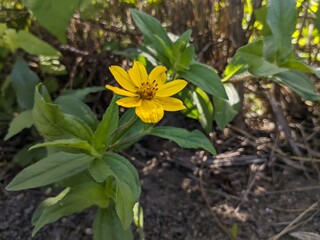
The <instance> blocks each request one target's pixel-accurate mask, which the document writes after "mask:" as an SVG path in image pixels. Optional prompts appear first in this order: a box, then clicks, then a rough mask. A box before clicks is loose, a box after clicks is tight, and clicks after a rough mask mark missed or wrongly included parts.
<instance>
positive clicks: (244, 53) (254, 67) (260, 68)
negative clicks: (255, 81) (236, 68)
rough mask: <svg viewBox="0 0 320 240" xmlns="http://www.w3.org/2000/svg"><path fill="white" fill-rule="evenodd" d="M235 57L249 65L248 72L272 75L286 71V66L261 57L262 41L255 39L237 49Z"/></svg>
mask: <svg viewBox="0 0 320 240" xmlns="http://www.w3.org/2000/svg"><path fill="white" fill-rule="evenodd" d="M237 57H238V58H240V59H242V60H243V61H245V62H246V63H247V64H248V66H249V69H248V70H249V72H250V73H251V74H253V75H257V76H272V75H274V74H277V73H280V72H285V71H288V69H287V68H281V67H278V66H277V65H276V64H274V63H271V62H268V61H267V60H266V59H265V58H264V57H263V42H262V41H255V42H252V43H249V44H248V45H245V46H243V47H241V48H239V49H238V52H237Z"/></svg>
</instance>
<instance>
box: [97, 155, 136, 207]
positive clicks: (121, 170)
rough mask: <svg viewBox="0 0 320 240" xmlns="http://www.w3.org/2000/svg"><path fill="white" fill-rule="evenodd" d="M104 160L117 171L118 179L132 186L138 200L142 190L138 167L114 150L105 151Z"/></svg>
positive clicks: (134, 196)
mask: <svg viewBox="0 0 320 240" xmlns="http://www.w3.org/2000/svg"><path fill="white" fill-rule="evenodd" d="M103 161H104V162H105V163H106V164H107V165H108V166H109V167H110V168H111V170H112V171H113V172H114V173H115V176H117V178H118V180H120V181H122V182H124V183H126V184H127V185H128V186H129V187H130V189H131V191H132V193H133V198H134V200H135V201H138V199H139V196H140V192H141V188H140V180H139V175H138V172H137V170H136V168H135V167H134V166H133V165H132V164H131V163H130V161H129V160H128V159H126V158H124V157H122V156H121V155H119V154H117V153H113V152H106V153H104V155H103Z"/></svg>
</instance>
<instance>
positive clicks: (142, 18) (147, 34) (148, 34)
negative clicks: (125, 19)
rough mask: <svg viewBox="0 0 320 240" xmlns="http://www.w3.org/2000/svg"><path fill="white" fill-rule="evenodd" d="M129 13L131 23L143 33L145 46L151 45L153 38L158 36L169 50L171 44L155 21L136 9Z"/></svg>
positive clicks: (165, 33) (158, 23) (159, 24)
mask: <svg viewBox="0 0 320 240" xmlns="http://www.w3.org/2000/svg"><path fill="white" fill-rule="evenodd" d="M130 13H131V16H132V19H133V21H134V22H135V24H136V25H137V27H138V28H139V29H140V31H141V32H142V33H143V35H144V40H145V43H146V44H152V42H153V41H154V39H155V36H159V37H160V38H161V39H162V40H163V42H164V43H165V44H166V45H167V46H168V47H170V48H171V45H172V42H171V40H170V38H169V37H168V34H167V32H166V31H165V30H164V28H163V27H162V26H161V23H160V22H159V21H158V20H157V19H155V18H154V17H152V16H149V15H148V14H146V13H144V12H140V11H138V10H136V9H130Z"/></svg>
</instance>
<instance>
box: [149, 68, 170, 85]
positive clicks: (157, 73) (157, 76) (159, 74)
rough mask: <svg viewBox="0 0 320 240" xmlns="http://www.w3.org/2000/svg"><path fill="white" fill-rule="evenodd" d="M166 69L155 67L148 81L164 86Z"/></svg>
mask: <svg viewBox="0 0 320 240" xmlns="http://www.w3.org/2000/svg"><path fill="white" fill-rule="evenodd" d="M166 71H167V68H166V67H164V66H157V67H155V68H154V69H152V71H151V72H150V74H149V81H151V82H152V81H153V80H156V82H157V83H158V84H164V83H165V82H166V80H167V74H166Z"/></svg>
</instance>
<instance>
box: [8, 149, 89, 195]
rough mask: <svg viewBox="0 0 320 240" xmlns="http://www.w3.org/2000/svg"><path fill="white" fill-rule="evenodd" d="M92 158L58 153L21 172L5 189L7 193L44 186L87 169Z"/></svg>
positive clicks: (83, 155)
mask: <svg viewBox="0 0 320 240" xmlns="http://www.w3.org/2000/svg"><path fill="white" fill-rule="evenodd" d="M93 159H94V158H93V157H90V156H87V155H85V154H82V153H80V154H72V153H65V152H58V153H54V154H52V155H49V156H48V157H45V158H43V159H42V160H40V161H39V162H36V163H35V164H33V165H31V166H29V167H27V168H25V169H24V170H22V171H21V172H20V173H19V174H18V175H17V176H16V177H15V178H14V179H13V180H12V181H11V182H10V183H9V185H8V186H7V187H6V189H7V190H8V191H18V190H22V189H28V188H36V187H40V186H45V185H48V184H51V183H54V182H58V181H60V180H62V179H64V178H67V177H70V176H72V175H75V174H77V173H79V172H82V171H84V170H86V169H88V167H89V164H90V162H91V161H92V160H93Z"/></svg>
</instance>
